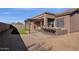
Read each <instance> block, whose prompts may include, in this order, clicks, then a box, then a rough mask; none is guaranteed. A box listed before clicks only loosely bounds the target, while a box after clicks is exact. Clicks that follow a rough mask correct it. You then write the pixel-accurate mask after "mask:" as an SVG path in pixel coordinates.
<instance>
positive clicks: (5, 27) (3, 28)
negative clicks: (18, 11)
mask: <svg viewBox="0 0 79 59" xmlns="http://www.w3.org/2000/svg"><path fill="white" fill-rule="evenodd" d="M9 28H10V25H9V24H5V23H0V32H2V31H6V30H8V29H9Z"/></svg>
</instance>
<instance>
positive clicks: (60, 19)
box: [25, 8, 79, 35]
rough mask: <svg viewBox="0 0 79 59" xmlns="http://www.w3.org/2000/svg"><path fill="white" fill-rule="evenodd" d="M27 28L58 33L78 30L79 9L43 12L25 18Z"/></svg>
mask: <svg viewBox="0 0 79 59" xmlns="http://www.w3.org/2000/svg"><path fill="white" fill-rule="evenodd" d="M25 28H29V29H30V31H42V32H49V33H53V34H56V35H59V34H66V33H72V32H77V31H79V9H78V8H74V9H69V10H66V11H64V12H62V13H58V14H54V13H50V12H44V13H41V14H39V15H37V16H34V17H32V18H30V19H27V20H25Z"/></svg>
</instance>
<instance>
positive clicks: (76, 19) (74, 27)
mask: <svg viewBox="0 0 79 59" xmlns="http://www.w3.org/2000/svg"><path fill="white" fill-rule="evenodd" d="M76 31H79V14H74V15H73V16H71V20H70V32H76Z"/></svg>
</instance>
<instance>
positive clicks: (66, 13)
mask: <svg viewBox="0 0 79 59" xmlns="http://www.w3.org/2000/svg"><path fill="white" fill-rule="evenodd" d="M75 11H79V8H72V9H69V10H66V11H64V12H61V13H56V14H55V13H50V12H44V13H41V14H39V15H37V16H34V17H32V18H30V19H28V20H31V19H33V18H35V17H38V16H40V15H43V14H49V15H54V16H56V17H59V16H64V15H69V14H72V13H73V12H75ZM28 20H25V21H28Z"/></svg>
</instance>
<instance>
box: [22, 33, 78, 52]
mask: <svg viewBox="0 0 79 59" xmlns="http://www.w3.org/2000/svg"><path fill="white" fill-rule="evenodd" d="M21 38H22V39H23V41H24V43H25V45H27V47H28V50H29V51H78V50H79V32H75V33H71V34H66V35H60V36H54V35H53V34H47V33H41V32H35V33H31V34H27V35H21Z"/></svg>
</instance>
